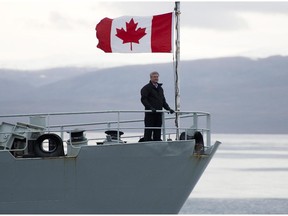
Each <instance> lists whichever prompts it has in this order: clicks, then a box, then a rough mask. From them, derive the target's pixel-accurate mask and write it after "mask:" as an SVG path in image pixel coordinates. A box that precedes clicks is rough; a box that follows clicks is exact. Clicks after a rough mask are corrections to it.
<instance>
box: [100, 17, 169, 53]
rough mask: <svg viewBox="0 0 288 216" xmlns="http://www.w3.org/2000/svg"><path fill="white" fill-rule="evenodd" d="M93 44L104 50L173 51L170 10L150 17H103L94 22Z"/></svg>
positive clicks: (120, 51)
mask: <svg viewBox="0 0 288 216" xmlns="http://www.w3.org/2000/svg"><path fill="white" fill-rule="evenodd" d="M95 30H96V37H97V38H98V41H99V42H98V45H97V47H98V48H100V49H102V50H103V51H104V52H113V53H114V52H115V53H150V52H165V53H171V52H173V49H172V48H173V13H166V14H161V15H155V16H150V17H139V16H123V17H119V18H116V19H110V18H107V17H106V18H104V19H102V20H101V21H100V22H99V23H98V24H97V25H96V28H95Z"/></svg>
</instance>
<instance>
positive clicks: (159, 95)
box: [141, 71, 174, 141]
mask: <svg viewBox="0 0 288 216" xmlns="http://www.w3.org/2000/svg"><path fill="white" fill-rule="evenodd" d="M158 80H159V73H158V72H156V71H154V72H152V73H150V82H149V83H148V84H147V85H145V86H144V87H143V88H142V89H141V102H142V104H143V105H144V107H145V110H151V111H152V112H145V119H144V123H145V130H144V141H152V140H154V141H161V129H160V127H161V126H162V113H161V112H157V110H162V108H164V109H166V110H169V111H170V113H171V114H172V113H174V110H172V109H171V108H170V107H169V105H168V104H167V102H166V99H165V96H164V91H163V88H162V83H158ZM146 127H159V129H149V128H147V129H146ZM152 133H153V139H152Z"/></svg>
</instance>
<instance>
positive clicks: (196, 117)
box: [193, 112, 198, 130]
mask: <svg viewBox="0 0 288 216" xmlns="http://www.w3.org/2000/svg"><path fill="white" fill-rule="evenodd" d="M197 128H198V116H197V113H195V112H194V113H193V129H195V130H197Z"/></svg>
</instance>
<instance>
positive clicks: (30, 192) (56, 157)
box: [0, 110, 220, 214]
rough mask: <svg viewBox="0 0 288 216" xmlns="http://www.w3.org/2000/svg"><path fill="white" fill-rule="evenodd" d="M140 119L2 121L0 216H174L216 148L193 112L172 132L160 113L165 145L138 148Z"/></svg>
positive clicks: (86, 116)
mask: <svg viewBox="0 0 288 216" xmlns="http://www.w3.org/2000/svg"><path fill="white" fill-rule="evenodd" d="M144 112H149V111H127V110H125V111H95V112H94V111H92V112H67V113H63V112H62V113H36V114H17V115H16V114H15V115H2V116H0V122H1V123H0V167H1V178H0V187H1V194H0V213H2V214H10V213H13V214H19V213H23V214H43V213H45V214H47V213H48V214H50V213H57V214H62V213H64V214H72V213H73V214H75V213H76V214H85V213H89V214H90V213H92V214H96V213H100V214H104V213H105V214H106V213H109V214H118V213H126V214H129V213H133V214H139V213H141V214H142V213H145V214H147V213H153V214H159V213H169V214H170V213H173V214H174V213H178V212H179V211H180V209H181V207H182V206H183V204H184V203H185V201H186V200H187V198H188V197H189V195H190V193H191V192H192V190H193V188H194V187H195V185H196V183H197V182H198V180H199V179H200V177H201V175H202V173H203V172H204V170H205V168H206V167H207V165H208V164H209V162H210V160H211V158H212V157H213V155H214V154H215V152H216V149H217V148H218V146H219V144H220V142H219V141H216V142H215V143H214V144H213V145H212V144H211V131H210V114H209V113H205V112H192V111H191V112H190V111H189V112H179V111H178V112H177V114H178V115H179V120H180V122H181V127H179V126H178V128H177V130H175V126H174V124H173V122H174V120H175V117H174V115H175V114H173V115H171V114H168V113H166V112H165V111H159V112H162V115H163V124H162V127H161V130H162V141H149V142H141V141H142V139H141V138H142V137H143V132H144V126H143V125H144V122H143V118H144ZM157 112H158V111H157ZM140 117H141V118H140ZM176 131H178V132H180V136H179V138H177V136H176V135H175V133H176Z"/></svg>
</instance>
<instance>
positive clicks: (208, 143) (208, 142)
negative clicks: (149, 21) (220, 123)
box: [206, 114, 211, 147]
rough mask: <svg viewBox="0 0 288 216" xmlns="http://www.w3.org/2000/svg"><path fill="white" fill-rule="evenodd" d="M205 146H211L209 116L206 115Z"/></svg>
mask: <svg viewBox="0 0 288 216" xmlns="http://www.w3.org/2000/svg"><path fill="white" fill-rule="evenodd" d="M206 124H207V146H208V147H210V146H211V116H210V114H207V123H206Z"/></svg>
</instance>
